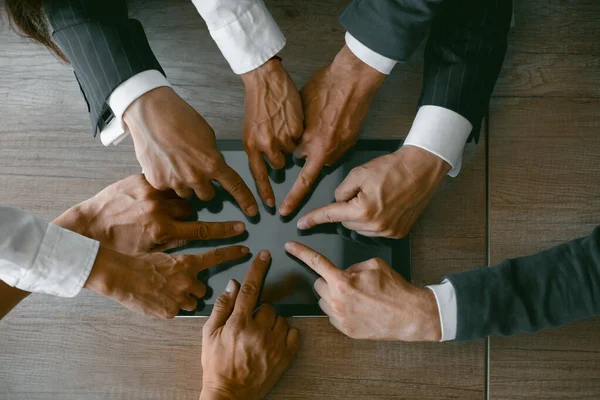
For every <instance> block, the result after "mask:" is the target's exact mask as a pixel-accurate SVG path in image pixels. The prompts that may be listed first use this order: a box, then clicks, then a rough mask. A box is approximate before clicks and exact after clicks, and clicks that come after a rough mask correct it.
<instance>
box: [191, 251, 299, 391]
mask: <svg viewBox="0 0 600 400" xmlns="http://www.w3.org/2000/svg"><path fill="white" fill-rule="evenodd" d="M269 259H270V255H269V253H268V252H267V251H266V250H263V251H261V252H260V253H259V254H258V257H257V258H256V259H255V260H254V262H253V263H252V266H251V267H250V270H249V271H248V274H247V275H246V279H245V280H244V283H243V284H242V287H241V288H240V287H239V284H238V283H237V282H236V281H234V280H231V281H229V284H228V285H227V288H226V289H225V292H223V293H222V294H221V296H219V298H218V299H217V301H216V303H215V308H214V309H213V312H212V314H211V316H210V318H209V319H208V321H206V324H205V325H204V329H203V336H202V370H203V376H202V394H201V395H200V400H209V399H210V400H213V399H236V400H238V399H244V400H251V399H261V398H263V397H264V396H265V395H266V394H267V393H268V392H269V390H271V388H272V387H273V386H274V385H275V383H277V381H278V380H279V378H280V377H281V375H282V374H283V372H284V371H285V370H286V369H287V367H288V366H289V364H290V362H291V361H292V358H293V357H294V355H295V354H296V352H297V351H298V346H299V339H300V334H299V332H298V330H297V329H295V328H290V327H289V326H288V324H287V322H286V321H285V319H284V318H283V317H279V316H277V314H276V313H275V309H274V308H273V306H271V305H269V304H263V305H261V306H260V307H259V308H258V309H257V310H256V312H254V308H255V307H256V302H257V301H258V296H259V292H260V287H261V285H262V281H263V279H264V276H265V273H266V271H267V267H268V265H269Z"/></svg>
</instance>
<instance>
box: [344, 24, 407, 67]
mask: <svg viewBox="0 0 600 400" xmlns="http://www.w3.org/2000/svg"><path fill="white" fill-rule="evenodd" d="M346 46H348V48H349V49H350V51H351V52H352V53H354V55H355V56H356V57H357V58H358V59H359V60H361V61H362V62H364V63H365V64H367V65H368V66H369V67H371V68H374V69H376V70H377V71H379V72H381V73H382V74H385V75H389V74H390V73H391V72H392V69H394V66H395V65H396V64H397V63H398V61H395V60H392V59H391V58H387V57H385V56H382V55H381V54H379V53H377V52H375V51H373V50H371V49H370V48H368V47H367V46H365V45H364V44H362V43H361V42H359V41H358V39H356V38H355V37H354V36H352V35H351V34H350V32H346Z"/></svg>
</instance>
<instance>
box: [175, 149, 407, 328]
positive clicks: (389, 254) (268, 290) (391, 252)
mask: <svg viewBox="0 0 600 400" xmlns="http://www.w3.org/2000/svg"><path fill="white" fill-rule="evenodd" d="M400 144H401V142H400V141H394V140H362V141H359V142H358V143H357V145H356V146H355V148H354V149H353V150H352V151H351V152H349V153H348V154H347V155H346V156H345V157H344V158H343V159H342V160H340V162H338V163H337V165H335V166H333V167H326V169H325V171H324V172H323V173H322V174H321V177H320V179H319V181H318V183H317V184H316V185H315V187H314V188H313V191H312V192H311V194H310V195H309V196H308V197H307V198H306V199H305V201H304V202H303V204H302V205H301V206H300V207H299V209H298V210H297V211H296V212H294V213H293V214H292V215H291V216H288V217H287V218H284V217H282V216H280V215H279V214H278V213H277V212H276V210H275V209H269V207H268V206H266V205H262V204H263V203H262V202H261V200H260V196H259V195H258V191H257V189H256V185H255V183H254V179H253V178H252V174H251V172H250V166H249V164H248V158H247V156H246V153H245V151H244V148H243V146H242V142H241V141H238V140H224V141H217V145H218V147H219V149H220V150H221V152H222V153H223V156H224V157H225V160H226V161H227V164H229V165H230V166H231V167H232V168H234V169H235V170H236V171H237V172H238V173H239V174H240V176H241V177H242V179H244V181H245V182H246V184H247V185H248V187H249V188H250V189H251V190H252V192H253V194H254V196H255V198H256V199H257V201H258V202H259V205H262V206H261V207H259V209H260V213H259V216H257V217H255V218H247V217H245V215H244V214H243V212H242V211H241V210H240V209H239V208H238V206H237V204H236V203H235V201H234V200H233V198H232V197H231V196H230V195H229V194H228V193H226V192H225V191H224V190H223V189H222V188H220V187H218V185H216V186H217V195H216V196H215V198H214V199H213V200H211V201H210V202H201V201H199V200H197V199H195V200H194V201H193V204H194V206H195V207H196V209H197V217H196V216H194V219H196V218H197V220H199V221H209V222H217V221H234V220H241V221H245V222H246V228H247V232H246V233H245V234H243V235H242V236H240V237H237V238H233V239H224V240H209V241H197V242H193V243H191V244H189V245H188V246H185V247H182V248H179V249H177V250H176V251H174V253H176V254H197V253H201V252H204V251H208V250H211V249H214V248H217V247H222V246H226V245H231V244H243V245H245V246H248V247H249V248H250V251H251V253H250V255H249V256H248V257H246V258H245V259H242V260H238V261H235V262H229V263H224V264H221V265H218V266H216V267H213V268H211V269H209V270H207V271H203V272H202V273H201V274H200V275H199V279H200V280H202V281H203V282H204V283H205V284H206V286H207V288H208V290H207V295H206V297H205V298H204V299H202V300H201V301H199V302H198V308H197V309H196V311H194V312H188V311H183V310H181V311H180V313H179V316H180V317H204V316H208V315H210V313H211V311H212V308H213V305H214V302H215V300H216V298H217V297H218V295H219V294H220V293H221V292H222V291H223V290H224V289H225V286H226V285H227V282H228V281H229V279H232V278H233V279H236V280H237V281H238V282H240V283H241V282H243V280H244V277H245V276H246V272H247V271H248V268H249V267H250V263H251V260H252V258H254V256H256V254H258V252H259V251H260V250H262V249H267V250H269V251H270V252H271V256H272V261H271V265H270V267H269V270H268V272H267V275H266V278H265V282H264V286H263V288H262V292H261V298H260V302H261V303H271V304H273V305H274V307H275V309H276V310H277V312H278V313H279V314H280V315H283V316H322V315H323V313H322V311H321V309H320V308H319V305H318V297H317V295H316V293H315V291H314V289H313V284H314V282H315V280H316V279H317V278H318V275H317V274H316V273H315V272H313V271H312V270H311V269H310V268H309V267H307V266H306V265H305V264H304V263H302V262H301V261H299V260H297V259H295V258H294V257H292V256H290V255H288V254H287V253H286V252H285V249H284V245H285V243H286V242H287V241H290V240H294V241H298V242H300V243H303V244H305V245H307V246H309V247H311V248H313V249H315V250H316V251H318V252H320V253H322V254H323V255H325V256H326V257H327V258H329V259H330V260H331V261H332V262H333V263H334V264H335V265H336V266H337V267H338V268H342V269H345V268H348V267H350V266H351V265H353V264H356V263H358V262H361V261H365V260H368V259H370V258H373V257H380V258H382V259H384V260H386V261H387V262H388V263H389V264H390V265H391V266H392V267H393V268H394V269H395V270H396V271H398V272H399V273H401V274H402V275H403V276H404V277H405V278H406V279H408V280H410V242H409V239H408V238H407V239H401V240H392V239H377V240H373V239H369V238H366V237H363V236H360V235H357V234H356V233H355V232H350V231H348V230H346V229H345V228H343V227H342V225H341V224H325V225H321V226H318V227H315V228H313V229H311V230H308V231H301V230H299V229H297V228H296V222H297V221H298V219H299V218H300V217H301V216H302V215H304V214H305V213H307V212H308V211H310V210H313V209H315V208H318V207H321V206H324V205H327V204H329V203H331V202H332V201H334V192H335V189H336V188H337V186H338V185H339V184H340V183H341V182H342V180H343V179H344V178H345V177H346V175H348V173H349V172H350V171H351V170H352V169H353V168H354V167H356V166H359V165H361V164H364V163H366V162H368V161H370V160H372V159H374V158H376V157H380V156H383V155H385V154H388V153H390V152H392V151H395V150H396V149H397V148H398V147H399V146H400ZM267 165H268V164H267ZM301 168H302V160H294V159H293V158H292V157H290V158H289V159H288V161H287V163H286V166H285V168H284V169H282V170H277V171H271V170H270V178H271V184H272V186H273V190H274V193H275V198H276V202H277V204H278V205H279V204H281V202H282V201H283V199H284V198H285V196H286V195H287V193H288V192H289V191H290V189H291V188H292V185H293V184H294V182H295V181H296V178H297V177H298V174H299V172H300V170H301Z"/></svg>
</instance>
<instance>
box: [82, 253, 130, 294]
mask: <svg viewBox="0 0 600 400" xmlns="http://www.w3.org/2000/svg"><path fill="white" fill-rule="evenodd" d="M124 257H126V256H124V255H122V254H120V253H117V252H116V251H113V250H110V249H108V248H106V247H104V246H102V245H100V249H99V250H98V254H97V256H96V260H95V261H94V265H93V266H92V270H91V271H90V275H89V276H88V279H87V281H86V282H85V284H84V285H83V287H84V288H86V289H88V290H91V291H92V292H95V293H97V294H100V295H102V296H106V297H118V290H117V287H116V284H117V282H118V281H119V279H118V278H117V277H116V276H115V275H116V273H117V271H118V265H119V260H121V259H123V258H124ZM126 263H127V260H121V264H126Z"/></svg>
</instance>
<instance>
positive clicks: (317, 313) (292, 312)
mask: <svg viewBox="0 0 600 400" xmlns="http://www.w3.org/2000/svg"><path fill="white" fill-rule="evenodd" d="M401 145H402V141H401V140H392V139H365V140H359V141H358V142H357V144H356V145H355V146H354V148H353V149H352V151H369V150H377V151H388V152H390V153H391V152H392V151H395V150H396V149H398V148H399V147H400V146H401ZM217 147H218V148H219V150H220V151H244V146H243V144H242V141H241V140H233V139H225V140H217ZM344 158H345V157H344ZM340 163H343V159H342V160H341V161H340ZM338 164H339V163H338ZM335 168H336V166H332V167H330V168H329V169H335ZM379 241H383V242H384V243H385V244H386V245H389V246H390V247H391V248H392V267H393V268H394V269H395V270H396V271H397V272H398V273H400V274H401V275H402V276H403V277H404V278H405V279H406V280H408V281H409V282H410V279H411V254H410V236H408V237H406V238H404V239H400V240H394V239H379ZM407 254H408V257H406V255H407ZM403 259H407V260H408V265H400V264H402V262H401V261H402V260H403ZM396 260H397V261H396ZM348 267H349V265H345V266H344V268H348ZM201 302H202V301H199V303H201ZM273 307H275V310H276V311H277V314H279V315H282V316H284V317H322V316H324V315H325V314H324V313H323V311H322V310H321V308H320V307H319V305H318V304H316V303H315V304H273ZM212 309H213V305H212V304H204V306H203V307H202V308H199V309H198V310H196V311H194V312H186V311H181V312H180V314H179V315H178V317H208V316H209V315H210V314H211V312H212Z"/></svg>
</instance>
